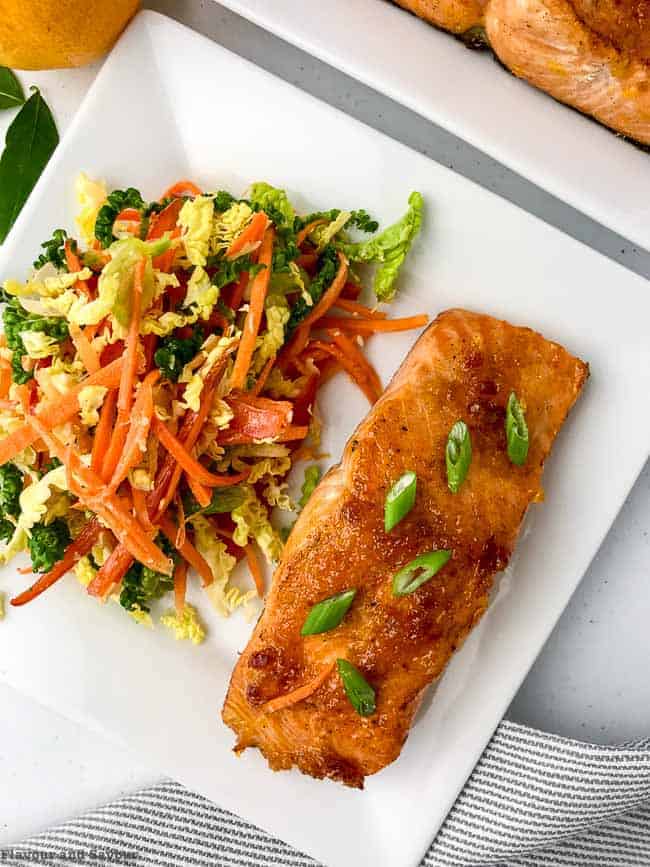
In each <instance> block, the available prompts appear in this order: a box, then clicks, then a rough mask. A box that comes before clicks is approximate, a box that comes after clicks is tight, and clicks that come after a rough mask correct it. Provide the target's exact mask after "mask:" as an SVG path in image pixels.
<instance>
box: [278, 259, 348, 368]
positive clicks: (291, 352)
mask: <svg viewBox="0 0 650 867" xmlns="http://www.w3.org/2000/svg"><path fill="white" fill-rule="evenodd" d="M338 257H339V270H338V271H337V272H336V276H335V277H334V279H333V280H332V282H331V283H330V285H329V286H328V288H327V290H326V292H325V293H324V295H323V297H322V298H321V299H320V301H319V302H318V303H317V304H316V305H315V306H314V307H312V308H311V310H310V311H309V313H308V314H307V315H306V316H305V318H304V319H303V320H302V322H301V323H300V326H299V327H298V329H297V330H296V333H295V334H294V335H293V337H292V338H291V340H290V341H289V343H288V344H286V346H285V347H284V349H283V350H282V358H283V361H284V362H287V361H291V360H292V359H293V358H295V357H296V356H297V355H298V354H299V353H300V352H301V351H302V348H303V347H304V346H305V344H306V342H307V339H308V337H309V331H310V329H311V327H312V325H313V324H314V323H315V322H316V321H317V320H319V319H320V318H321V317H322V316H324V315H325V313H327V311H328V310H329V309H330V307H332V305H333V304H334V303H335V302H336V300H337V298H338V297H339V295H340V294H341V292H342V290H343V287H344V286H345V281H346V280H347V277H348V260H347V259H346V258H345V256H344V255H343V254H342V253H339V254H338Z"/></svg>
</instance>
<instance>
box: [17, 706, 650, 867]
mask: <svg viewBox="0 0 650 867" xmlns="http://www.w3.org/2000/svg"><path fill="white" fill-rule="evenodd" d="M70 863H74V864H82V865H92V864H98V865H103V867H106V865H134V867H137V865H146V864H150V865H156V867H189V865H206V867H215V865H218V867H254V865H258V867H262V865H264V867H268V865H285V867H315V865H316V862H315V861H313V860H312V859H311V858H309V857H307V856H306V855H303V854H302V853H300V852H297V851H296V850H295V849H292V848H291V847H290V846H287V845H286V844H285V843H282V842H281V841H280V840H274V839H273V837H270V836H269V835H268V834H266V833H264V832H263V831H260V830H259V829H258V828H255V827H253V826H252V825H249V824H247V823H246V822H244V821H243V820H241V819H238V818H237V817H236V816H233V815H232V814H231V813H227V812H225V811H224V810H220V809H219V808H218V807H215V806H214V805H213V804H211V803H210V802H209V801H206V800H205V798H202V797H200V796H199V795H195V794H192V792H189V791H188V790H187V789H184V788H183V787H182V786H180V785H178V784H177V783H174V782H171V781H167V782H162V783H160V784H158V785H157V786H154V787H152V788H150V789H145V790H144V791H140V792H136V793H135V794H133V795H128V796H127V797H124V798H121V799H120V800H118V801H114V802H113V803H111V804H107V805H106V806H104V807H100V808H99V809H96V810H92V811H91V812H88V813H86V814H84V815H83V816H80V817H79V818H77V819H72V820H71V821H69V822H65V823H64V824H63V825H59V826H58V827H56V828H52V829H50V830H48V831H45V832H44V833H42V834H39V835H37V836H35V837H32V838H30V839H29V840H25V841H23V842H21V843H18V844H14V845H13V846H10V847H5V848H0V864H3V865H4V864H10V865H14V867H25V865H31V864H34V865H36V864H70ZM496 864H499V865H507V867H542V865H543V867H550V865H553V867H558V865H567V867H583V865H588V867H596V865H598V867H642V865H650V738H649V739H646V740H644V741H639V742H636V743H633V744H624V745H622V746H616V747H603V746H597V745H594V744H584V743H580V742H579V741H574V740H569V739H567V738H561V737H558V736H557V735H549V734H544V733H542V732H538V731H534V730H533V729H529V728H526V727H525V726H521V725H517V724H516V723H512V722H507V721H504V722H502V723H501V725H500V726H499V728H498V729H497V731H496V733H495V735H494V737H493V738H492V740H491V741H490V743H489V745H488V747H487V749H486V750H485V753H484V754H483V756H482V758H481V760H480V761H479V763H478V765H477V766H476V769H475V770H474V773H473V774H472V776H471V777H470V779H469V781H468V782H467V785H466V786H465V788H464V790H463V792H462V793H461V795H460V797H459V798H458V800H457V802H456V804H455V806H454V808H453V809H452V811H451V813H450V814H449V816H448V817H447V820H446V822H445V824H444V825H443V827H442V829H441V831H440V833H439V834H438V836H437V837H436V839H435V840H434V841H433V843H432V844H431V847H430V849H429V851H428V852H427V853H426V855H425V856H424V858H423V860H422V865H421V867H464V865H473V867H474V865H477V867H478V865H496ZM355 867H361V865H355Z"/></svg>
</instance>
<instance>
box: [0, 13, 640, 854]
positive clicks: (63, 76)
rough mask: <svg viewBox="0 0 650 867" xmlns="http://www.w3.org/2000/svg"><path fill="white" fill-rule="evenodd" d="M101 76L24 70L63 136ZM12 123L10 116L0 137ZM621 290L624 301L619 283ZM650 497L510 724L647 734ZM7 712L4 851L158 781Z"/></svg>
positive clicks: (423, 143) (13, 709) (273, 49)
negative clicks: (7, 845) (7, 844)
mask: <svg viewBox="0 0 650 867" xmlns="http://www.w3.org/2000/svg"><path fill="white" fill-rule="evenodd" d="M146 5H148V6H149V7H150V8H154V9H157V10H158V11H161V12H164V13H166V14H169V15H172V16H173V17H176V18H178V19H179V20H180V21H183V22H184V23H186V24H188V25H189V26H191V27H193V28H194V29H196V30H199V31H201V32H203V33H205V34H206V35H208V36H210V37H212V38H214V39H215V40H217V41H219V42H222V43H223V44H224V45H226V46H227V47H228V48H230V49H232V50H234V51H237V52H238V53H240V54H242V55H244V56H246V57H248V58H249V59H251V60H253V61H254V62H256V63H258V64H259V65H261V66H263V67H265V68H267V69H269V70H270V71H272V72H274V73H275V74H277V75H279V76H280V77H282V78H285V79H287V80H289V81H291V82H293V83H295V84H298V85H299V86H301V87H303V88H304V89H305V90H307V91H309V92H311V93H313V94H314V95H316V96H318V97H319V98H321V99H324V100H326V101H327V102H330V103H332V104H335V105H337V106H338V107H340V108H342V109H344V110H345V111H347V112H348V113H349V114H352V115H354V116H355V117H357V118H359V119H360V120H363V121H364V122H366V123H369V124H370V125H372V126H374V127H376V128H378V129H381V130H382V131H384V132H386V133H388V134H389V135H391V136H392V137H394V138H397V139H399V140H401V141H403V142H405V143H406V144H408V145H410V146H411V147H414V148H416V149H417V150H420V151H422V152H423V153H426V154H428V155H429V156H432V157H433V158H435V159H437V160H438V161H440V162H442V163H443V164H445V165H448V166H451V167H452V168H454V169H455V170H457V171H459V172H461V173H462V174H464V175H466V176H467V177H470V178H472V179H473V180H476V181H478V182H479V183H480V184H482V185H483V186H485V187H487V188H489V189H492V190H495V191H496V192H498V193H499V194H500V195H502V196H504V197H506V198H508V199H511V200H512V201H514V202H516V203H517V204H520V205H521V206H522V207H524V208H526V210H529V211H531V212H533V213H535V214H537V215H538V216H540V217H542V218H543V219H546V220H547V221H548V222H550V223H553V224H554V225H556V226H558V227H559V228H561V229H563V230H564V231H566V232H568V233H569V234H571V235H573V236H574V237H577V238H579V239H580V240H583V241H585V242H586V243H588V244H590V245H591V246H592V247H594V248H596V249H598V250H600V251H601V252H603V253H605V254H606V255H608V256H610V257H611V258H614V259H616V260H618V261H619V262H622V263H623V264H624V265H626V266H627V267H629V268H631V269H633V270H635V271H637V272H638V273H640V274H643V275H644V276H646V277H647V276H650V255H649V254H648V253H644V252H643V251H640V250H637V249H635V248H634V247H633V246H632V245H630V244H629V243H628V242H626V241H625V240H623V239H621V238H620V237H618V236H616V235H614V234H613V233H611V232H609V231H607V230H605V229H603V228H602V227H600V226H598V225H597V224H595V223H594V222H593V221H591V220H589V219H587V218H585V217H583V216H581V215H579V214H578V213H577V212H576V211H574V210H573V209H571V208H569V207H567V206H565V205H562V203H561V202H558V201H557V200H556V199H554V198H552V197H551V196H548V195H547V194H545V193H543V192H542V191H541V190H539V189H538V188H536V187H534V186H533V185H531V184H529V183H527V182H526V181H524V180H523V179H521V178H519V177H518V176H516V175H515V174H513V173H512V172H509V171H508V170H506V169H504V168H503V167H502V166H500V165H499V164H497V163H495V162H493V161H492V160H490V159H489V158H487V157H485V156H484V155H483V154H481V153H480V152H479V151H477V150H475V149H473V148H471V147H469V146H467V145H464V144H463V143H462V142H460V141H459V140H458V139H456V138H454V137H453V136H450V135H449V134H447V133H445V132H444V131H442V130H440V129H438V128H436V127H435V126H434V125H432V124H431V123H428V122H427V121H424V120H423V119H422V118H419V117H417V116H416V115H414V114H413V113H411V112H409V111H407V110H405V109H403V108H401V107H400V106H397V105H396V104H395V103H393V102H391V101H390V100H388V99H386V98H384V97H382V96H381V95H379V94H376V93H374V92H373V91H371V90H369V89H368V88H366V87H363V86H362V85H359V84H357V83H355V82H354V81H352V80H351V79H349V78H347V77H346V76H344V75H342V74H340V73H338V72H336V71H335V70H332V69H331V68H329V67H327V66H325V65H324V64H322V63H320V62H318V61H315V60H313V59H311V58H309V57H308V56H307V55H305V54H303V53H302V52H300V51H298V50H296V49H294V48H292V47H290V46H288V45H286V44H285V43H283V42H281V41H280V40H278V39H276V38H275V37H272V36H271V35H269V34H266V33H264V32H262V31H260V30H259V29H258V28H256V27H254V26H252V25H250V24H248V23H247V22H244V21H243V20H242V19H240V18H238V17H237V16H235V15H233V14H232V13H229V12H226V11H225V10H223V9H222V8H221V7H219V6H218V5H216V4H214V3H211V2H208V0H206V2H198V0H183V2H179V0H168V2H165V0H157V2H151V3H148V4H146ZM95 72H96V68H89V69H84V70H75V71H61V72H47V73H29V72H25V73H21V74H20V77H21V80H22V82H23V84H24V86H25V87H28V86H29V85H31V84H38V85H39V86H40V87H41V88H42V90H43V93H44V95H45V96H46V98H47V99H48V101H49V103H50V105H51V107H52V109H53V111H54V113H55V115H56V119H57V123H58V125H59V129H60V131H61V132H63V130H65V128H66V126H67V123H68V122H69V119H70V118H71V116H72V114H73V113H74V111H75V109H76V106H77V105H78V104H79V102H80V100H81V99H82V98H83V95H84V93H85V91H86V89H87V88H88V86H89V84H90V82H91V81H92V79H93V77H94V75H95ZM7 114H8V113H7ZM9 120H10V118H8V117H7V118H4V117H0V123H1V124H4V126H3V129H4V127H5V126H6V124H7V123H8V122H9ZM649 159H650V157H649ZM649 165H650V164H649ZM612 294H613V298H615V287H612ZM649 333H650V324H649ZM639 399H640V400H647V399H648V396H647V395H640V396H639ZM647 433H648V432H644V434H645V435H647ZM603 472H606V468H603ZM649 495H650V469H649V467H646V470H645V472H644V473H643V475H642V476H641V478H640V479H639V481H638V483H637V485H636V487H635V488H634V490H633V492H632V494H631V496H630V498H629V500H628V502H627V504H626V506H625V508H624V510H623V512H622V513H621V515H620V516H619V518H618V520H617V522H616V524H615V525H614V527H613V529H612V531H611V532H610V534H609V536H608V538H607V540H606V542H605V543H604V545H603V548H602V550H601V552H600V553H599V555H598V557H597V558H596V560H595V561H594V563H593V564H592V567H591V569H590V570H589V572H588V573H587V575H586V576H585V578H584V580H583V582H582V584H581V587H580V588H579V590H578V592H577V593H576V594H575V596H574V598H573V601H572V603H571V605H570V606H569V608H568V609H567V611H566V612H565V614H564V616H563V618H562V619H561V621H560V623H559V624H558V626H557V628H556V629H555V631H554V633H553V635H552V636H551V638H550V639H549V641H548V643H547V645H546V647H545V649H544V651H543V652H542V654H541V655H540V658H539V659H538V662H537V664H536V665H535V667H534V669H533V670H532V672H531V674H530V675H529V677H528V678H527V680H526V682H525V683H524V685H523V687H522V689H521V690H520V692H519V694H518V695H517V697H516V698H515V701H514V702H513V704H512V706H511V708H510V710H509V714H508V715H509V716H510V718H512V719H515V720H517V721H520V722H524V723H527V724H530V725H534V726H537V727H538V728H544V729H549V730H551V731H556V732H559V733H560V734H564V735H568V736H572V737H576V738H579V739H582V740H593V741H599V742H603V743H604V742H607V743H615V742H617V741H625V740H628V739H630V738H634V737H637V736H647V735H648V733H649V731H648V729H649V725H650V724H649V723H648V715H647V709H648V707H649V706H650V680H649V679H648V677H647V659H648V650H649V647H648V640H647V638H646V636H647V613H646V612H647V609H648V603H649V602H650V589H648V573H649V571H650V570H649V566H650V540H649V537H648V529H649V527H650V518H649V516H648V511H649V510H648V504H649V501H650V496H649ZM9 616H11V613H10V614H9ZM0 628H2V627H1V625H0ZM1 667H2V660H0V669H1ZM0 707H2V712H0V845H1V844H2V843H5V842H10V841H15V840H18V839H21V838H22V837H24V836H25V835H27V834H30V833H33V832H35V831H38V830H40V829H41V828H44V827H46V826H47V825H48V824H51V823H52V822H56V821H59V820H61V819H64V818H66V817H68V816H70V815H72V814H74V813H76V812H79V811H81V810H83V809H85V808H88V807H91V806H93V805H96V804H98V803H101V802H103V801H105V800H107V799H110V798H111V797H114V796H115V795H117V794H119V793H121V792H125V791H128V790H131V789H133V788H136V787H139V786H142V785H147V784H148V783H150V782H152V781H154V780H156V779H157V778H158V774H157V772H156V770H155V769H152V768H149V767H148V764H147V757H146V756H142V755H133V754H131V753H130V752H128V751H126V750H125V749H124V748H122V747H116V746H114V745H113V744H111V743H109V742H108V741H106V739H105V738H104V737H103V736H101V735H99V734H97V733H93V732H90V731H88V730H85V729H82V728H80V727H78V726H76V725H73V724H72V723H70V722H68V721H66V720H63V719H62V718H60V717H58V716H57V715H55V714H53V713H51V712H50V711H48V710H45V709H43V708H41V707H39V706H38V705H36V704H34V703H33V702H31V701H30V700H28V699H25V698H23V697H22V696H20V695H18V694H16V693H15V692H13V691H12V690H10V689H8V688H7V687H4V686H2V685H0Z"/></svg>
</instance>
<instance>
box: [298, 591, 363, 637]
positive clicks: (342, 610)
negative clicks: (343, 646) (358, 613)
mask: <svg viewBox="0 0 650 867" xmlns="http://www.w3.org/2000/svg"><path fill="white" fill-rule="evenodd" d="M356 592H357V591H356V590H355V589H352V590H344V591H343V592H342V593H336V594H335V595H334V596H330V597H328V598H327V599H323V601H322V602H317V603H316V605H314V606H313V607H312V609H311V611H310V612H309V614H308V615H307V617H306V619H305V622H304V623H303V626H302V629H301V630H300V634H301V635H319V634H320V633H321V632H329V631H330V629H336V627H337V626H338V625H339V624H340V623H341V621H342V620H343V618H344V617H345V615H346V614H347V613H348V609H349V608H350V605H352V600H353V599H354V597H355V594H356Z"/></svg>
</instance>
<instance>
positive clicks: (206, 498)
mask: <svg viewBox="0 0 650 867" xmlns="http://www.w3.org/2000/svg"><path fill="white" fill-rule="evenodd" d="M185 480H186V481H187V484H188V485H189V488H190V491H191V492H192V496H193V497H194V499H195V500H196V502H197V503H198V504H199V506H201V508H202V509H205V508H206V507H207V506H209V505H210V500H211V499H212V498H211V496H210V490H209V489H208V488H206V487H204V486H203V485H202V484H201V483H200V482H197V480H196V479H195V478H194V477H193V476H192V475H191V474H190V473H185Z"/></svg>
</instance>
